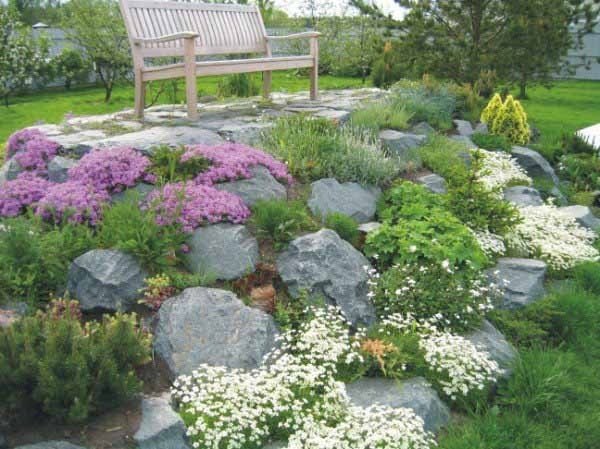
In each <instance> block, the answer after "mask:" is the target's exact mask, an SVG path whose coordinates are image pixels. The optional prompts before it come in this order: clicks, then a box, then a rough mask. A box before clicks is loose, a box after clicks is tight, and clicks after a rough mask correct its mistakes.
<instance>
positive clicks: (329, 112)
mask: <svg viewBox="0 0 600 449" xmlns="http://www.w3.org/2000/svg"><path fill="white" fill-rule="evenodd" d="M313 115H314V116H315V117H319V118H325V119H328V120H331V121H332V122H334V123H337V124H339V125H342V124H344V123H346V122H347V121H348V120H349V119H350V116H351V113H350V112H349V111H344V110H335V109H325V110H324V111H319V112H317V113H315V114H313Z"/></svg>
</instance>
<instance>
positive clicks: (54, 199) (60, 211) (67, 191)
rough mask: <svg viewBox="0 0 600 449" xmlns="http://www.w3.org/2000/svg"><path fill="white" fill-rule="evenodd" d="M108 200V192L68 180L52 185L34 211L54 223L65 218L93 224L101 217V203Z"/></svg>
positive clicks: (73, 221)
mask: <svg viewBox="0 0 600 449" xmlns="http://www.w3.org/2000/svg"><path fill="white" fill-rule="evenodd" d="M109 200H110V196H109V195H108V193H106V192H104V191H102V190H94V188H93V187H92V186H85V185H82V184H80V183H78V182H75V181H69V182H65V183H63V184H55V185H53V186H52V187H51V188H50V189H49V190H48V192H47V193H46V195H44V197H43V198H42V199H41V200H40V201H39V202H38V203H37V207H36V209H35V212H36V214H37V215H40V216H41V217H43V218H44V219H45V220H48V221H52V222H54V223H60V222H61V221H63V220H67V221H69V222H70V223H89V224H90V225H92V226H93V225H96V224H98V222H99V221H100V219H101V218H102V205H103V204H104V203H106V202H108V201H109Z"/></svg>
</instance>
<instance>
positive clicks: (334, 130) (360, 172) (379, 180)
mask: <svg viewBox="0 0 600 449" xmlns="http://www.w3.org/2000/svg"><path fill="white" fill-rule="evenodd" d="M263 144H264V147H265V148H266V149H267V151H269V152H271V153H272V154H274V155H275V156H277V157H279V158H280V159H282V160H284V161H285V162H286V163H287V164H288V168H289V170H290V172H291V173H292V175H293V176H294V177H295V178H297V179H299V180H301V181H313V180H317V179H321V178H327V177H333V178H336V179H337V180H338V181H340V182H345V181H355V182H358V183H361V184H373V185H379V186H381V185H385V184H386V183H387V182H389V181H390V180H391V179H392V178H393V177H394V176H395V175H396V173H397V172H398V171H399V167H398V165H397V162H396V161H395V160H394V159H391V158H387V157H385V155H384V153H383V151H382V150H381V147H380V144H379V142H378V140H377V138H376V136H373V134H372V133H371V132H369V131H366V130H358V129H356V128H353V127H342V128H338V127H337V126H336V125H335V124H334V123H333V122H331V121H329V120H325V119H314V118H311V117H306V116H303V115H297V116H291V117H283V118H280V119H279V120H277V122H276V123H275V126H274V127H273V129H272V130H270V131H269V132H268V133H266V134H264V135H263Z"/></svg>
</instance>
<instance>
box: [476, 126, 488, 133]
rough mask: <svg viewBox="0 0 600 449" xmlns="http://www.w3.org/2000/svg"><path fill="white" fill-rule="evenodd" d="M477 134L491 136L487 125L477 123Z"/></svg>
mask: <svg viewBox="0 0 600 449" xmlns="http://www.w3.org/2000/svg"><path fill="white" fill-rule="evenodd" d="M475 132H476V133H477V134H489V130H488V126H487V124H485V123H477V126H475Z"/></svg>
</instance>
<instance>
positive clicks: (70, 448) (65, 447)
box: [15, 441, 85, 449]
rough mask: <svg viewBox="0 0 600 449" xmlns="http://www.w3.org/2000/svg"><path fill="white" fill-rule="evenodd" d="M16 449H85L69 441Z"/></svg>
mask: <svg viewBox="0 0 600 449" xmlns="http://www.w3.org/2000/svg"><path fill="white" fill-rule="evenodd" d="M15 449H85V448H84V447H83V446H77V445H75V444H72V443H69V442H68V441H44V442H42V443H35V444H26V445H24V446H18V447H15Z"/></svg>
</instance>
